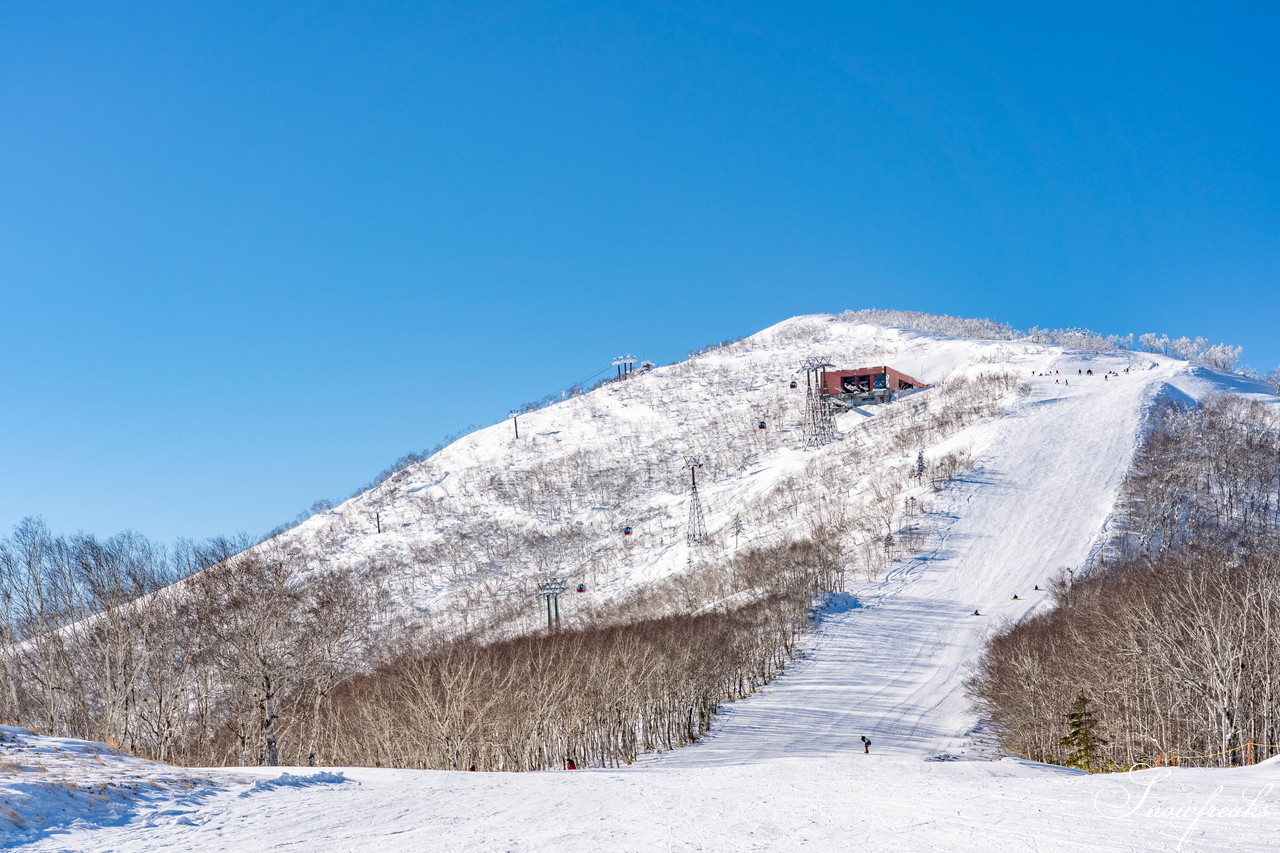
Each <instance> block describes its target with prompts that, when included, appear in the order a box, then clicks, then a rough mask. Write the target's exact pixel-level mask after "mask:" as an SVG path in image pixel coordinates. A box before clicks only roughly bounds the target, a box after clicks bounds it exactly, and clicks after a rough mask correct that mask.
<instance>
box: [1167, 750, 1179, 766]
mask: <svg viewBox="0 0 1280 853" xmlns="http://www.w3.org/2000/svg"><path fill="white" fill-rule="evenodd" d="M1169 766H1170V767H1177V766H1178V753H1176V752H1175V753H1173V754H1171V755H1170V756H1169Z"/></svg>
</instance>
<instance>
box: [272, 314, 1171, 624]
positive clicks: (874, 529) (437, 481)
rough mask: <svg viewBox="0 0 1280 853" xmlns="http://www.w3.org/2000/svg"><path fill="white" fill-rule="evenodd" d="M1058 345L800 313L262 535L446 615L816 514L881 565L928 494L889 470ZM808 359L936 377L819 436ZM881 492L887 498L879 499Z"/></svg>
mask: <svg viewBox="0 0 1280 853" xmlns="http://www.w3.org/2000/svg"><path fill="white" fill-rule="evenodd" d="M1059 354H1060V350H1058V349H1057V348H1054V347H1048V346H1043V345H1038V344H1032V343H1026V342H1017V341H991V340H965V339H957V338H949V337H945V336H942V335H939V334H936V333H929V332H918V331H909V330H904V329H898V328H890V327H884V326H875V325H866V324H862V323H855V322H848V321H844V320H842V319H840V318H839V317H836V316H831V315H819V316H806V317H797V318H794V319H791V320H787V321H785V322H782V323H779V324H778V325H776V326H773V327H771V328H769V329H766V330H764V331H762V332H760V333H758V334H756V335H753V336H751V337H749V338H745V339H743V340H740V341H737V342H735V343H732V344H728V345H723V346H719V347H716V348H713V349H710V350H709V351H706V352H703V353H700V354H697V355H696V356H694V357H692V358H690V359H689V360H688V361H685V362H681V363H678V364H675V365H671V366H668V367H659V368H656V369H653V370H649V371H644V372H637V373H634V374H632V375H631V376H630V377H629V378H626V379H623V380H617V381H612V382H608V383H605V384H603V385H602V386H601V387H598V388H597V389H595V390H593V391H591V392H589V393H586V394H583V395H581V396H576V397H572V398H570V399H566V400H564V401H563V402H560V403H558V404H555V405H552V406H549V407H546V408H543V409H541V410H538V411H533V412H529V413H526V414H523V415H521V416H520V417H519V419H518V421H517V422H515V423H513V422H511V421H506V422H503V423H498V424H494V425H493V426H490V427H488V428H485V429H481V430H478V431H476V432H474V433H472V434H470V435H468V436H466V437H464V438H462V439H461V440H459V441H457V442H455V443H453V444H452V445H450V446H449V447H447V448H446V449H444V450H443V451H441V452H439V453H437V454H436V455H435V456H433V457H431V458H430V459H428V460H426V461H424V462H421V463H419V464H416V465H413V466H410V467H408V468H406V469H404V470H402V471H400V472H399V473H397V474H395V475H394V476H392V477H390V478H389V479H388V480H386V481H385V482H384V483H382V484H381V485H379V486H378V487H376V488H374V489H372V490H370V491H369V492H366V493H364V494H362V495H359V496H357V497H355V498H353V499H351V500H349V501H347V502H345V503H343V504H342V505H340V506H337V507H334V508H333V509H330V510H328V511H326V512H323V513H321V514H319V515H317V516H315V517H313V518H311V519H309V520H308V521H306V522H304V523H303V524H301V525H300V526H299V527H297V528H295V529H294V530H291V531H289V532H288V533H286V534H283V535H282V536H281V537H279V538H278V539H277V540H276V541H275V542H274V543H273V545H284V546H285V547H287V548H298V547H302V548H305V549H306V550H307V551H309V552H314V553H316V554H317V555H319V556H320V558H321V560H322V561H323V562H327V563H330V564H339V565H355V564H362V563H370V562H375V561H376V562H381V563H382V564H384V565H387V566H390V567H392V570H393V573H394V574H395V575H396V576H397V578H398V582H397V583H395V584H393V586H394V588H395V589H397V590H398V592H399V595H400V599H401V602H402V604H403V605H404V606H405V607H406V609H407V610H408V611H409V612H411V613H413V614H414V616H415V618H417V619H419V620H422V621H426V622H428V623H431V624H434V625H436V626H438V627H440V626H446V625H456V624H459V623H461V624H464V625H466V626H468V627H476V626H477V625H478V624H486V623H492V622H495V621H496V622H498V623H510V624H519V625H522V626H523V627H535V626H536V624H537V617H538V610H537V607H536V600H535V589H534V585H535V583H536V581H537V580H538V579H540V578H544V577H547V576H557V577H560V578H562V579H564V580H566V581H568V582H569V583H570V584H571V585H572V586H573V587H575V588H576V586H577V585H578V584H583V585H584V586H585V587H586V592H585V593H584V594H582V595H569V596H566V597H565V598H564V599H563V606H564V610H565V617H566V618H567V619H572V618H573V616H574V613H575V612H576V611H577V610H578V609H579V608H584V607H586V608H598V607H600V606H603V605H606V604H607V603H608V602H610V601H612V600H615V599H617V598H618V597H619V596H625V595H626V594H627V593H628V591H632V590H634V589H636V588H637V587H639V586H644V585H649V584H653V583H655V582H657V581H660V580H661V579H663V578H667V577H670V576H672V575H673V574H677V573H679V572H682V571H684V570H686V569H687V568H688V566H689V565H690V564H691V562H697V561H698V560H707V559H722V558H724V557H725V556H727V555H730V554H732V553H734V552H736V551H739V550H742V549H746V548H750V547H755V546H759V545H762V544H768V543H775V542H779V541H783V540H785V539H788V538H795V537H800V536H804V535H808V534H809V533H810V532H812V531H815V530H821V531H823V532H822V533H821V535H823V536H825V537H832V538H836V539H839V540H840V542H841V543H842V545H843V546H844V547H845V549H846V551H847V552H848V554H849V556H850V560H851V562H852V563H853V564H854V565H851V568H853V569H855V570H857V569H862V570H864V573H865V572H874V571H876V570H878V569H879V568H880V563H881V562H883V561H882V560H880V559H879V558H878V557H877V556H876V555H874V554H868V553H860V552H859V549H860V548H861V549H862V550H863V551H868V550H874V548H873V546H878V544H879V543H880V542H882V540H883V539H884V537H885V536H886V534H890V533H893V532H896V531H897V530H898V529H899V528H901V527H903V526H905V525H907V524H908V523H909V519H908V518H907V517H906V516H907V503H906V501H907V499H908V498H914V499H915V500H917V501H924V500H925V499H926V497H927V495H928V494H930V489H929V487H928V485H927V484H926V483H924V482H916V483H915V484H913V486H912V487H911V488H905V489H904V488H902V487H901V484H900V483H897V482H894V483H890V482H889V481H890V480H895V479H896V480H901V479H902V478H903V477H906V476H907V475H908V474H909V473H911V472H913V471H914V468H915V465H916V462H917V458H918V454H919V452H920V451H921V450H923V451H924V455H925V459H926V462H927V463H928V464H929V465H930V466H931V472H932V471H933V467H932V466H934V465H935V463H940V462H941V463H943V465H944V467H947V468H948V469H955V467H956V466H957V465H960V464H962V463H963V459H964V458H965V457H966V456H967V455H969V454H973V453H977V452H981V450H982V449H983V448H984V447H986V446H987V443H988V442H989V441H990V438H991V431H990V429H983V428H981V427H980V426H979V422H981V421H985V420H990V419H991V418H992V417H995V416H996V415H997V414H999V413H1000V412H1003V411H1004V409H1005V407H1006V406H1007V405H1008V404H1009V403H1010V402H1011V401H1013V400H1014V399H1016V398H1017V396H1018V393H1017V389H1016V388H1014V387H1012V386H1009V385H1007V384H1006V385H1003V386H997V385H994V384H991V383H988V382H986V381H985V380H988V379H990V378H992V377H996V376H1001V375H1006V376H1016V377H1018V378H1020V379H1030V378H1031V377H1032V376H1033V375H1035V374H1037V373H1040V372H1042V371H1044V370H1045V369H1047V366H1048V364H1050V363H1051V362H1052V361H1053V359H1055V358H1057V357H1058V356H1059ZM1134 358H1136V359H1137V361H1139V362H1142V363H1144V364H1150V363H1153V360H1152V359H1147V358H1146V357H1137V356H1135V357H1134ZM815 360H820V361H826V362H828V363H830V364H832V365H834V366H835V367H836V368H857V367H865V366H871V365H889V366H891V367H894V368H896V369H898V370H900V371H902V372H904V373H906V374H908V375H910V376H913V377H915V378H917V379H919V380H920V381H922V382H925V383H928V384H929V385H930V386H934V387H932V388H930V389H928V390H926V391H923V392H920V393H919V394H918V395H916V397H915V398H914V399H912V398H910V397H904V398H903V399H902V400H901V401H900V402H898V403H895V404H893V405H890V406H867V407H863V408H860V409H856V410H841V413H839V414H837V415H836V416H835V418H834V426H835V431H836V436H835V440H834V441H832V442H830V443H828V444H826V445H824V446H820V447H814V446H811V445H810V444H809V443H808V442H807V441H806V434H805V432H804V429H803V421H804V416H805V412H804V407H805V400H806V392H805V375H804V373H803V371H802V369H801V368H802V365H804V364H805V363H808V362H813V361H815ZM793 381H794V382H796V383H797V386H798V387H795V388H793V387H792V383H793ZM495 393H501V392H500V390H497V389H495ZM944 409H945V410H946V411H947V412H948V415H947V417H946V419H945V420H946V423H945V424H940V423H939V422H940V419H939V417H938V414H939V412H941V411H943V410H944ZM761 424H763V425H764V426H763V428H762V427H761ZM935 427H936V428H935ZM517 431H518V437H517ZM691 458H692V459H696V460H697V461H699V462H700V463H701V466H702V467H701V468H699V469H698V472H697V475H698V478H699V490H700V498H701V503H702V505H703V507H704V509H705V523H706V526H707V530H708V533H709V543H710V544H708V545H704V546H693V547H691V546H690V545H689V544H688V542H687V541H686V540H687V537H686V533H687V526H688V524H689V503H690V480H691V472H690V471H689V470H688V468H687V467H686V463H687V461H688V460H690V459H691ZM934 476H935V474H934V473H931V475H930V480H932V479H934ZM890 499H892V500H893V501H894V502H895V505H894V506H875V504H876V502H877V500H879V502H880V503H881V504H884V503H885V501H887V500H890ZM911 507H912V508H913V509H914V508H917V507H918V504H911ZM873 515H874V517H872V516H873ZM626 528H630V529H631V531H632V532H631V534H629V535H624V529H626ZM900 552H901V549H899V553H900Z"/></svg>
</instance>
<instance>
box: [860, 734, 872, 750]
mask: <svg viewBox="0 0 1280 853" xmlns="http://www.w3.org/2000/svg"><path fill="white" fill-rule="evenodd" d="M862 751H863V752H864V753H866V754H867V755H870V754H871V738H869V737H867V736H866V735H863V736H862Z"/></svg>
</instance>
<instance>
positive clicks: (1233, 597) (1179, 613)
mask: <svg viewBox="0 0 1280 853" xmlns="http://www.w3.org/2000/svg"><path fill="white" fill-rule="evenodd" d="M1121 507H1122V512H1123V515H1124V522H1125V528H1124V531H1123V533H1122V535H1121V536H1120V537H1119V538H1118V541H1116V542H1115V543H1113V547H1112V549H1111V551H1110V552H1109V553H1108V555H1107V556H1106V557H1105V558H1104V559H1099V560H1097V561H1096V562H1095V564H1094V565H1092V566H1090V567H1088V568H1087V570H1085V571H1083V572H1080V573H1078V574H1077V575H1076V576H1075V577H1072V576H1071V575H1069V574H1065V575H1063V577H1061V578H1060V579H1059V581H1058V582H1057V583H1056V584H1055V586H1054V589H1053V603H1054V605H1055V606H1054V608H1053V609H1051V610H1048V611H1044V612H1041V613H1039V614H1038V615H1035V616H1033V617H1031V618H1029V619H1027V620H1025V621H1023V622H1020V623H1018V624H1015V625H1012V626H1009V627H1007V628H1006V629H1005V630H1003V631H1002V632H1000V633H999V634H997V635H996V636H995V637H994V638H993V640H992V641H991V643H990V646H989V647H988V649H987V651H986V654H985V656H984V657H983V659H982V661H981V663H980V665H979V666H978V667H977V669H976V672H975V674H974V676H973V678H972V680H971V682H970V688H971V691H972V692H973V694H974V696H975V697H976V699H977V701H978V703H979V705H980V706H981V708H982V709H983V711H984V713H985V714H986V715H987V716H988V717H989V718H990V719H991V720H993V721H994V722H995V723H996V725H997V726H998V728H999V731H1000V735H1001V739H1002V742H1003V744H1004V746H1005V747H1006V748H1008V749H1010V750H1011V751H1013V752H1016V753H1017V754H1019V755H1023V756H1026V757H1029V758H1034V759H1037V760H1042V761H1053V762H1058V763H1062V762H1064V761H1065V760H1066V758H1067V753H1068V746H1067V745H1066V744H1064V737H1065V736H1066V735H1067V734H1068V732H1067V724H1066V723H1065V722H1064V720H1065V718H1066V715H1067V714H1068V713H1069V712H1070V710H1071V708H1072V705H1073V702H1075V701H1077V700H1078V699H1079V697H1081V696H1083V697H1085V698H1086V699H1087V700H1088V707H1089V710H1090V711H1092V715H1093V718H1094V720H1095V721H1096V722H1095V724H1094V728H1095V731H1094V735H1095V737H1096V741H1095V746H1094V747H1093V749H1094V751H1095V752H1096V755H1095V756H1094V760H1093V763H1094V768H1093V769H1103V768H1127V767H1129V766H1131V765H1133V764H1135V763H1139V762H1143V763H1148V764H1155V763H1156V762H1157V761H1159V760H1163V761H1170V760H1172V758H1171V757H1172V756H1175V755H1176V756H1178V758H1177V760H1178V761H1179V762H1180V763H1182V764H1195V765H1200V766H1205V765H1209V766H1229V765H1233V764H1239V763H1243V762H1245V761H1248V760H1249V759H1250V758H1252V759H1253V760H1261V759H1262V758H1265V757H1267V756H1269V755H1272V754H1276V753H1280V749H1277V748H1276V747H1274V746H1267V745H1274V744H1280V674H1277V672H1276V669H1275V666H1274V661H1275V660H1277V659H1278V656H1280V630H1278V629H1280V548H1278V547H1277V545H1276V535H1277V533H1278V532H1280V428H1278V425H1277V422H1276V417H1275V413H1274V411H1272V410H1271V408H1270V407H1268V406H1265V405H1263V404H1261V403H1257V402H1251V401H1249V400H1247V399H1244V398H1240V397H1218V398H1214V399H1210V400H1206V401H1204V402H1203V403H1202V404H1201V405H1200V406H1199V407H1196V408H1192V409H1189V410H1181V409H1178V408H1175V407H1169V408H1168V409H1166V410H1165V411H1163V412H1162V413H1161V417H1160V418H1159V419H1158V422H1157V423H1156V424H1155V426H1154V427H1153V429H1152V431H1151V434H1150V437H1149V439H1148V440H1147V442H1146V445H1145V447H1144V448H1143V449H1142V451H1141V452H1140V454H1139V457H1138V459H1137V460H1136V464H1135V468H1134V471H1133V474H1132V475H1131V477H1130V478H1129V480H1128V482H1127V484H1126V486H1125V491H1124V494H1123V496H1122V504H1121ZM1251 744H1252V746H1251Z"/></svg>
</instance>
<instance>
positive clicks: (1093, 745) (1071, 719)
mask: <svg viewBox="0 0 1280 853" xmlns="http://www.w3.org/2000/svg"><path fill="white" fill-rule="evenodd" d="M1066 717H1067V735H1066V737H1064V738H1063V739H1062V740H1060V741H1058V743H1059V744H1060V745H1061V746H1065V747H1066V748H1067V749H1068V750H1070V751H1069V752H1068V753H1067V760H1066V761H1064V762H1063V764H1064V766H1066V767H1075V768H1077V769H1079V770H1084V771H1086V772H1088V773H1099V772H1101V771H1103V770H1104V769H1105V768H1104V767H1103V766H1102V763H1101V760H1100V759H1099V757H1098V747H1100V746H1102V745H1104V744H1105V743H1106V741H1105V740H1103V739H1101V738H1099V737H1098V736H1097V735H1095V734H1094V731H1093V728H1094V726H1095V725H1096V724H1097V721H1096V720H1095V719H1094V717H1093V712H1092V711H1090V710H1089V699H1088V697H1087V696H1085V695H1084V694H1083V693H1081V694H1080V695H1079V696H1077V697H1076V700H1075V701H1074V702H1072V703H1071V711H1070V712H1069V713H1068V714H1067V715H1066Z"/></svg>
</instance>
